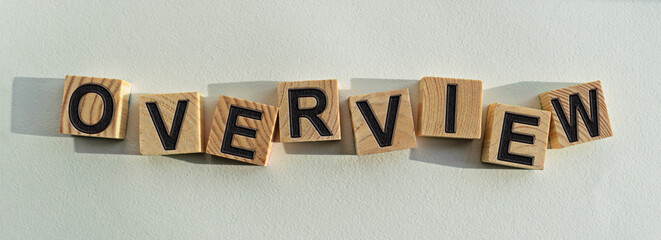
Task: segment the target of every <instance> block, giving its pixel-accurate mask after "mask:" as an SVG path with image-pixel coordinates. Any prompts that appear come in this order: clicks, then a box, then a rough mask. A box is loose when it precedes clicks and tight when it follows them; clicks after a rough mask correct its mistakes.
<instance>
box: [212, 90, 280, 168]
mask: <svg viewBox="0 0 661 240" xmlns="http://www.w3.org/2000/svg"><path fill="white" fill-rule="evenodd" d="M277 117H278V108H276V107H274V106H269V105H266V104H261V103H256V102H251V101H246V100H242V99H238V98H232V97H228V96H220V97H219V98H218V104H217V105H216V111H215V112H214V114H213V122H212V124H211V133H210V134H209V142H208V143H207V151H206V152H207V153H209V154H212V155H216V156H220V157H225V158H229V159H234V160H238V161H242V162H247V163H252V164H256V165H261V166H266V165H268V164H269V156H270V153H271V144H272V143H273V133H274V131H275V120H276V118H277Z"/></svg>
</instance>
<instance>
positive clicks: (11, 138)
mask: <svg viewBox="0 0 661 240" xmlns="http://www.w3.org/2000/svg"><path fill="white" fill-rule="evenodd" d="M290 2H296V3H290ZM660 16H661V3H660V2H658V1H645V0H640V1H635V0H631V1H617V0H608V1H554V2H551V1H483V2H479V1H472V2H467V1H428V2H425V1H401V2H396V1H355V2H340V1H327V2H322V1H282V2H267V3H265V2H262V1H246V0H241V1H231V2H230V1H227V2H224V1H153V3H144V2H142V3H141V2H136V1H107V2H104V1H80V2H76V1H66V2H65V1H62V2H60V1H26V0H3V1H1V2H0V82H1V85H0V226H1V227H0V238H2V239H16V238H40V239H56V238H58V239H131V238H149V239H182V238H188V239H200V238H212V239H213V238H225V239H234V238H280V239H292V238H307V239H310V238H337V239H347V238H379V239H381V238H399V239H405V238H408V239H420V238H431V239H437V238H457V237H462V238H463V237H475V238H506V239H510V238H522V239H529V238H582V239H588V238H589V239H602V238H630V237H633V238H657V237H659V236H661V228H660V226H661V177H660V176H661V173H660V171H661V169H660V167H661V161H659V159H658V156H659V155H661V150H660V149H661V148H660V147H659V144H658V137H659V134H661V131H660V129H661V128H660V127H659V125H658V124H659V122H661V115H660V114H659V98H658V93H659V92H660V91H661V84H660V82H661V65H660V63H661V41H660V39H661V17H660ZM67 74H75V75H85V76H96V77H111V78H120V79H124V80H127V81H129V82H131V83H132V87H133V88H132V95H131V107H130V114H129V122H128V132H127V139H126V140H124V141H115V140H105V139H95V138H81V137H71V136H65V135H60V134H59V133H58V126H59V118H60V108H61V101H62V99H61V98H62V88H63V83H64V76H65V75H67ZM423 76H446V77H459V78H470V79H480V80H483V81H484V104H485V106H486V105H487V104H490V103H494V102H500V103H508V104H515V105H520V106H527V107H536V108H539V102H538V100H537V95H538V94H539V93H542V92H544V91H547V90H551V89H555V88H561V87H566V86H570V85H574V84H576V83H583V82H588V81H593V80H602V82H603V85H604V90H605V96H606V102H607V104H608V109H609V111H610V115H611V122H612V127H613V131H614V133H615V136H614V137H612V138H608V139H604V140H599V141H596V142H591V143H587V144H582V145H579V146H574V147H569V148H565V149H561V150H549V151H548V154H547V163H546V169H545V170H543V171H531V170H516V169H511V168H504V167H499V166H496V165H489V164H483V163H480V162H479V156H480V151H481V149H480V148H481V142H480V141H457V140H448V139H434V138H431V139H430V138H418V141H419V144H418V148H417V149H412V150H403V151H398V152H391V153H386V154H378V155H370V156H363V157H357V156H354V155H353V154H354V149H353V139H352V138H353V135H352V131H351V125H350V121H349V118H348V116H349V115H348V111H347V108H346V107H347V106H346V99H347V98H348V96H352V95H358V94H364V93H371V92H378V91H385V90H392V89H398V88H409V89H410V91H411V92H412V94H413V96H412V98H413V99H412V101H413V104H414V105H415V104H417V91H418V89H417V81H418V80H419V79H420V78H421V77H423ZM328 78H337V79H339V82H340V89H341V90H340V96H341V105H342V110H341V111H342V112H341V114H342V134H343V136H342V137H343V138H342V141H340V142H332V143H303V144H284V145H283V144H281V143H275V144H274V147H273V155H272V159H271V165H270V166H268V167H257V166H251V165H245V164H239V163H236V162H234V161H230V160H226V159H220V158H215V157H214V158H211V157H209V156H205V155H202V154H200V155H180V156H161V157H148V156H141V155H139V152H138V149H139V147H138V141H137V140H138V128H137V127H138V120H137V116H138V115H137V110H138V106H137V102H138V98H139V95H140V94H144V93H171V92H184V91H199V92H201V93H203V94H204V95H205V96H206V101H207V102H206V110H205V112H206V115H207V117H208V116H210V115H211V114H212V111H213V106H214V103H215V101H216V99H217V97H218V96H219V95H221V94H224V95H230V96H233V97H239V98H243V99H248V100H253V101H259V102H264V103H269V104H275V101H276V91H275V87H276V82H277V81H294V80H311V79H328ZM416 110H417V109H414V111H415V112H417V111H416ZM207 119H208V118H207ZM207 126H208V124H207ZM207 131H208V129H207Z"/></svg>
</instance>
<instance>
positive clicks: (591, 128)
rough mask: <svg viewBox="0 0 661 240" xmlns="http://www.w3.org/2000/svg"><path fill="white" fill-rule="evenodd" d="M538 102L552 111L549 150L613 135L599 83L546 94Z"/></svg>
mask: <svg viewBox="0 0 661 240" xmlns="http://www.w3.org/2000/svg"><path fill="white" fill-rule="evenodd" d="M539 99H540V101H541V103H542V109H544V110H547V111H551V131H550V133H549V140H550V142H551V148H564V147H568V146H572V145H577V144H581V143H585V142H590V141H594V140H598V139H602V138H607V137H611V136H613V130H612V129H611V124H610V119H609V117H608V109H607V108H606V102H605V100H604V91H603V88H602V87H601V82H600V81H595V82H589V83H585V84H580V85H576V86H572V87H567V88H561V89H556V90H553V91H549V92H545V93H542V94H540V95H539Z"/></svg>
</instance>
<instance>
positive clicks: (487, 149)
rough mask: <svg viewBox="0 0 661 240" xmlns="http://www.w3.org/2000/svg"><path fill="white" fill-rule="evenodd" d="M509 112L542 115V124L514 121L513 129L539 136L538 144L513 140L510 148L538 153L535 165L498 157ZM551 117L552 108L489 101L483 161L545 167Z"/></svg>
mask: <svg viewBox="0 0 661 240" xmlns="http://www.w3.org/2000/svg"><path fill="white" fill-rule="evenodd" d="M506 112H509V113H515V114H521V115H525V116H531V117H538V118H539V126H533V125H527V124H521V123H514V124H513V125H512V132H513V133H518V134H526V135H533V136H535V140H534V144H526V143H521V142H517V141H511V142H510V147H509V151H508V152H509V153H511V154H517V155H524V156H531V157H534V159H533V164H532V166H531V165H525V164H519V163H514V162H509V161H503V160H500V159H498V148H499V147H500V144H501V141H500V140H501V137H502V134H503V120H504V117H505V113H506ZM550 121H551V113H550V112H549V111H544V110H539V109H532V108H526V107H519V106H512V105H506V104H500V103H494V104H491V105H489V110H488V113H487V123H486V130H485V133H484V143H483V145H482V162H486V163H493V164H499V165H505V166H510V167H517V168H527V169H537V170H542V169H544V162H545V159H546V147H547V143H548V141H547V140H548V132H549V126H550Z"/></svg>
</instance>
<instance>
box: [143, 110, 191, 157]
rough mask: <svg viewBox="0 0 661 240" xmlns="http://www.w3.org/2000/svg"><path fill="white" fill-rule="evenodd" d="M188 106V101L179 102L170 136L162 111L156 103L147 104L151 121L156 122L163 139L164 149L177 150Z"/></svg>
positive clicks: (157, 130)
mask: <svg viewBox="0 0 661 240" xmlns="http://www.w3.org/2000/svg"><path fill="white" fill-rule="evenodd" d="M187 106H188V100H179V102H177V110H175V112H174V118H173V119H172V126H170V134H168V130H167V129H165V123H164V122H163V117H161V111H160V110H159V109H158V105H157V104H156V102H148V103H147V110H149V115H150V116H151V120H152V122H154V127H156V132H157V133H158V137H159V138H160V139H161V144H163V149H165V150H174V149H175V148H177V140H179V133H180V132H181V125H182V124H183V122H184V116H185V115H186V107H187Z"/></svg>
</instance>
